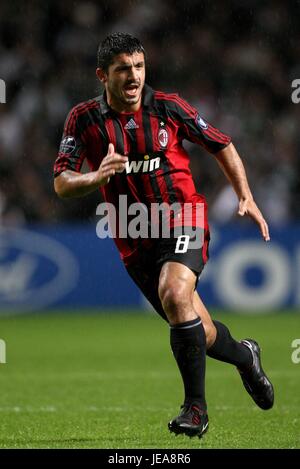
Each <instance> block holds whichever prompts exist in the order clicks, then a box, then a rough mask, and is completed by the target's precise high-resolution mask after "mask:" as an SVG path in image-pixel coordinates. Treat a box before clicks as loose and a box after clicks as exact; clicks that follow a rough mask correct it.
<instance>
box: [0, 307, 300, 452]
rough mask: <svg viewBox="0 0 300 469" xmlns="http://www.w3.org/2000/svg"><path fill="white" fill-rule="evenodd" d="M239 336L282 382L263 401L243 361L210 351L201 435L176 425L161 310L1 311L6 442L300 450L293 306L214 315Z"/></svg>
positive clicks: (298, 329)
mask: <svg viewBox="0 0 300 469" xmlns="http://www.w3.org/2000/svg"><path fill="white" fill-rule="evenodd" d="M213 316H214V317H215V318H216V319H219V320H221V321H224V322H225V323H226V324H227V325H228V326H229V328H230V330H231V332H232V334H233V335H234V337H236V338H237V339H241V338H246V337H253V338H256V339H257V341H258V342H259V343H260V345H261V347H262V349H263V352H262V361H263V366H264V368H265V370H266V371H267V372H268V375H269V377H270V378H271V380H272V381H273V384H274V387H275V405H274V408H273V409H272V410H270V411H262V410H260V409H259V408H257V407H256V406H255V404H254V403H253V401H252V400H251V398H250V397H249V395H248V394H247V393H246V391H245V390H244V388H243V386H242V383H241V380H240V377H239V375H238V373H237V371H236V370H235V368H234V367H232V366H230V365H228V364H225V363H220V362H216V361H215V360H212V359H210V358H208V360H207V372H206V390H207V401H208V409H209V418H210V428H209V432H208V433H207V435H206V436H205V437H204V438H203V439H201V440H199V439H198V438H196V439H190V438H188V437H185V436H183V435H180V436H178V437H175V436H174V435H172V434H170V433H169V432H168V430H167V422H168V421H169V420H170V419H171V418H172V417H174V416H175V415H176V414H177V413H178V411H179V406H180V404H181V403H182V396H183V394H182V385H181V380H180V377H179V373H178V371H177V368H176V365H175V362H174V359H173V357H172V355H171V351H170V348H169V331H168V326H167V325H166V324H165V323H164V322H163V321H162V320H161V319H160V318H159V317H156V316H155V315H152V314H144V313H142V312H141V313H140V314H129V313H126V314H125V313H123V314H117V313H112V312H106V314H93V313H92V312H90V311H82V312H81V314H75V315H74V314H67V313H60V314H58V313H55V314H47V315H45V314H44V315H38V314H36V315H30V316H14V317H0V338H1V339H4V340H5V342H6V356H7V363H6V364H0V447H1V448H114V449H120V448H178V449H181V448H186V449H192V448H300V363H299V364H294V363H292V360H291V354H292V351H293V349H292V347H291V343H292V341H293V340H294V339H295V338H300V316H299V315H298V314H296V313H293V312H282V313H281V314H276V315H275V314H273V315H255V316H253V315H252V316H250V315H248V316H238V315H231V314H225V313H222V314H215V315H213Z"/></svg>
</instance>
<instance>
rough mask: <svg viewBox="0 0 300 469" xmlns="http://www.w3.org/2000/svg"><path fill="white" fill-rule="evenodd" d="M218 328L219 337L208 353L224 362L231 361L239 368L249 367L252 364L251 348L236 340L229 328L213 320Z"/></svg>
mask: <svg viewBox="0 0 300 469" xmlns="http://www.w3.org/2000/svg"><path fill="white" fill-rule="evenodd" d="M213 323H214V325H215V327H216V329H217V337H216V340H215V342H214V344H213V345H212V346H211V347H210V348H209V349H208V350H207V351H206V354H207V355H208V356H209V357H211V358H215V359H216V360H220V361H222V362H226V363H231V364H232V365H235V366H236V367H237V368H239V369H243V368H247V367H249V366H251V364H252V355H251V352H250V350H249V349H248V348H247V347H245V345H243V344H241V343H240V342H237V341H236V340H234V339H233V338H232V337H231V335H230V332H229V330H228V328H227V327H226V326H225V325H224V324H222V323H221V322H219V321H213Z"/></svg>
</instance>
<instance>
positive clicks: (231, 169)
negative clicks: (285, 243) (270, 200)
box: [214, 143, 270, 241]
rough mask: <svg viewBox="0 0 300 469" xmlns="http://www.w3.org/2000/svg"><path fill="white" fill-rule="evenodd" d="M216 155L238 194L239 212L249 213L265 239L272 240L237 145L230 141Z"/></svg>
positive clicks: (242, 214) (240, 213)
mask: <svg viewBox="0 0 300 469" xmlns="http://www.w3.org/2000/svg"><path fill="white" fill-rule="evenodd" d="M214 156H215V157H216V159H217V162H218V164H219V166H220V167H221V169H222V171H223V173H224V174H225V176H226V177H227V179H228V180H229V182H230V184H231V185H232V187H233V189H234V190H235V192H236V194H237V197H238V199H239V210H238V214H239V215H240V216H244V215H249V217H251V218H252V219H253V220H254V221H255V222H256V223H257V225H258V226H259V228H260V231H261V234H262V237H263V238H264V240H265V241H270V235H269V228H268V224H267V222H266V220H265V219H264V217H263V215H262V213H261V211H260V210H259V208H258V207H257V205H256V203H255V201H254V199H253V196H252V193H251V190H250V187H249V184H248V180H247V175H246V171H245V167H244V165H243V162H242V160H241V158H240V156H239V154H238V152H237V150H236V148H235V146H234V145H233V143H230V144H229V145H227V146H226V147H225V148H223V149H222V150H220V151H218V152H217V153H214Z"/></svg>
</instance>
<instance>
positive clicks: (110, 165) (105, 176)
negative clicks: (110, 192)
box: [97, 143, 128, 186]
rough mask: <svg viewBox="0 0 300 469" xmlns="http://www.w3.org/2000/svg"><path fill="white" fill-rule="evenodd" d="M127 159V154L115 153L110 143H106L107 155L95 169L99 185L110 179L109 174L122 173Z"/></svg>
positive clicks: (103, 184)
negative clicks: (96, 169)
mask: <svg viewBox="0 0 300 469" xmlns="http://www.w3.org/2000/svg"><path fill="white" fill-rule="evenodd" d="M126 161H128V158H127V156H122V155H119V154H118V153H115V148H114V146H113V144H112V143H110V144H109V145H108V152H107V155H106V156H105V157H104V158H103V160H102V161H101V164H100V166H99V169H98V171H97V179H98V180H99V183H100V186H105V184H107V183H108V182H109V181H110V178H111V176H114V175H115V174H116V173H122V172H123V171H124V169H125V163H126Z"/></svg>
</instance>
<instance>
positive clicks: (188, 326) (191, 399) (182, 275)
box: [158, 262, 208, 437]
mask: <svg viewBox="0 0 300 469" xmlns="http://www.w3.org/2000/svg"><path fill="white" fill-rule="evenodd" d="M195 282H196V275H195V274H194V272H193V271H192V270H190V269H189V268H188V267H186V266H185V265H183V264H180V263H178V262H166V263H165V264H164V265H163V267H162V269H161V273H160V278H159V290H158V291H159V297H160V300H161V303H162V306H163V308H164V311H165V313H166V315H167V317H168V320H169V323H170V336H171V347H172V351H173V354H174V357H175V359H176V362H177V365H178V368H179V370H180V373H181V376H182V379H183V383H184V391H185V398H184V404H183V406H182V410H181V412H180V415H179V416H178V417H176V418H175V419H173V420H172V421H171V422H170V423H169V429H170V431H171V432H174V433H176V434H178V433H185V434H187V435H189V436H196V435H197V436H199V437H201V436H202V435H203V433H205V432H206V431H207V428H208V417H207V410H206V401H205V360H206V338H205V331H204V327H203V325H202V321H201V318H200V317H199V315H198V313H197V311H196V310H195V308H194V304H193V295H194V289H195Z"/></svg>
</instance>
